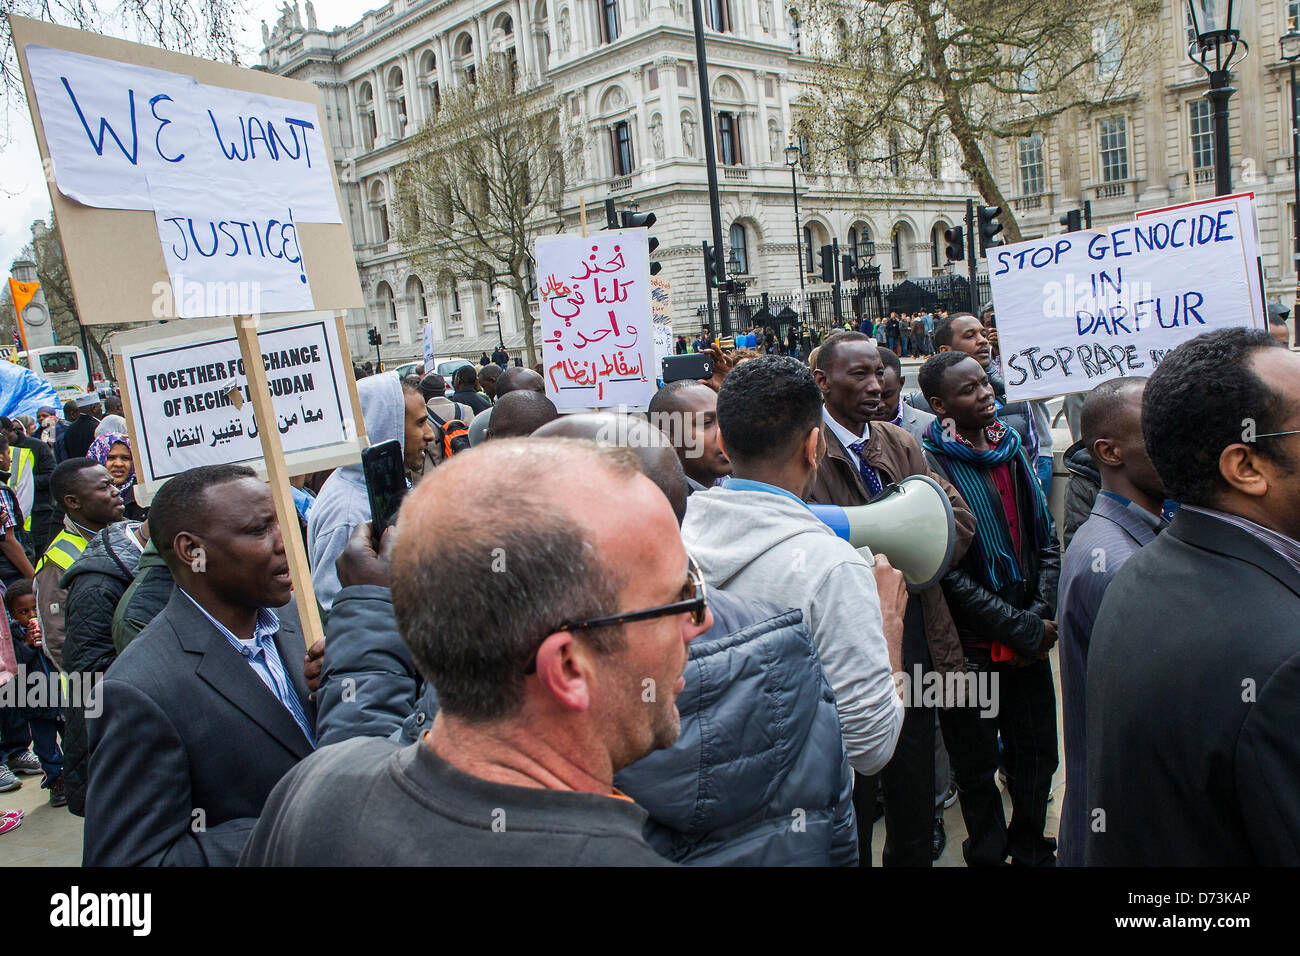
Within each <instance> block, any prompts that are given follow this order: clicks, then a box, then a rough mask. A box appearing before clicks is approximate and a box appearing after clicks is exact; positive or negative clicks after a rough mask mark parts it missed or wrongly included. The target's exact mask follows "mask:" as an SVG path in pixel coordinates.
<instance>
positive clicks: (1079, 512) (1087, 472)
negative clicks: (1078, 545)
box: [1062, 439, 1101, 548]
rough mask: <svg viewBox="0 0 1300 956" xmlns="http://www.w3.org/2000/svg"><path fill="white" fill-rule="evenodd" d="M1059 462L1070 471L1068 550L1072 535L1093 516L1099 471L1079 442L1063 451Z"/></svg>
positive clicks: (1067, 521)
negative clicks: (1062, 462) (1063, 463)
mask: <svg viewBox="0 0 1300 956" xmlns="http://www.w3.org/2000/svg"><path fill="white" fill-rule="evenodd" d="M1062 460H1063V461H1064V462H1065V467H1066V470H1067V471H1069V472H1070V481H1069V484H1067V485H1066V486H1065V533H1064V539H1065V547H1066V548H1068V547H1069V546H1070V540H1071V539H1072V538H1073V537H1074V533H1075V532H1076V531H1078V530H1079V526H1080V525H1082V524H1083V523H1084V522H1085V521H1087V520H1088V516H1089V515H1091V514H1092V506H1093V504H1094V502H1096V500H1097V495H1098V494H1099V493H1100V492H1101V472H1100V471H1098V470H1097V464H1096V462H1094V461H1093V460H1092V455H1090V454H1088V449H1087V448H1086V447H1085V446H1084V444H1083V441H1082V439H1081V440H1079V441H1077V442H1075V443H1074V444H1073V445H1071V446H1070V447H1069V448H1067V449H1066V450H1065V455H1064V456H1062Z"/></svg>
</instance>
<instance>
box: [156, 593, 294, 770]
mask: <svg viewBox="0 0 1300 956" xmlns="http://www.w3.org/2000/svg"><path fill="white" fill-rule="evenodd" d="M177 590H179V591H180V592H181V593H182V594H184V595H185V596H186V597H187V598H189V599H190V603H191V604H193V605H194V606H195V607H196V608H198V609H199V610H200V611H202V612H203V616H204V617H206V618H207V619H208V620H209V621H211V622H212V626H213V627H215V628H216V629H217V630H218V631H219V632H220V633H222V634H224V635H225V637H226V640H228V641H229V642H230V646H231V647H233V648H234V649H235V650H236V651H238V652H239V653H240V654H242V655H243V657H244V660H246V661H248V666H249V667H251V668H253V673H255V674H256V675H257V676H258V677H260V678H261V679H262V683H263V684H265V685H266V686H267V689H268V690H270V691H271V693H272V694H274V695H275V697H276V699H277V700H278V701H279V702H280V703H281V704H283V705H284V707H285V709H286V710H288V711H289V713H290V715H291V716H292V717H293V719H294V720H295V721H296V722H297V724H298V726H299V727H300V728H301V729H302V732H303V735H304V736H305V737H306V738H307V742H308V743H309V744H311V745H312V746H313V747H315V746H316V738H315V736H314V735H313V734H312V729H311V725H310V724H309V723H308V722H307V712H306V711H305V710H303V707H302V701H301V700H299V699H298V692H297V691H296V690H295V689H294V686H293V681H292V680H290V679H289V675H288V673H287V672H286V671H285V669H284V661H282V660H281V659H280V649H279V648H278V647H276V646H275V635H276V632H278V631H279V630H280V619H279V618H278V617H277V616H276V614H275V612H274V611H272V610H271V609H270V608H269V607H263V608H258V610H257V623H256V624H254V625H253V639H252V640H251V641H245V640H242V639H241V638H238V637H236V636H235V635H234V634H233V633H232V632H231V630H230V628H228V627H226V625H224V624H222V623H221V622H220V621H218V620H217V619H216V618H215V617H213V616H212V615H211V614H209V613H208V611H207V609H206V608H205V607H204V606H203V605H202V604H200V603H199V602H198V601H196V600H194V598H193V597H192V596H191V595H189V594H186V592H185V590H184V589H182V588H178V589H177Z"/></svg>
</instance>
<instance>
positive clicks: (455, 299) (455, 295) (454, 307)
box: [451, 281, 460, 313]
mask: <svg viewBox="0 0 1300 956" xmlns="http://www.w3.org/2000/svg"><path fill="white" fill-rule="evenodd" d="M451 311H453V312H456V313H459V312H460V290H459V289H457V288H456V283H455V281H453V282H452V283H451Z"/></svg>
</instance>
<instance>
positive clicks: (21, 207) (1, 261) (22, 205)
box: [0, 0, 384, 276]
mask: <svg viewBox="0 0 1300 956" xmlns="http://www.w3.org/2000/svg"><path fill="white" fill-rule="evenodd" d="M280 2H281V0H249V3H248V5H249V8H250V10H251V11H252V13H251V14H250V15H249V17H248V20H247V22H246V23H244V24H242V27H243V42H244V54H243V56H244V62H245V63H248V64H253V63H256V62H258V58H259V54H260V53H261V48H262V26H261V21H262V20H263V19H265V20H266V22H267V23H268V24H270V25H271V26H274V25H275V21H276V20H277V19H279V16H280V14H279V7H280ZM314 6H315V8H316V22H317V24H318V25H319V26H320V27H321V28H322V29H327V30H328V29H330V28H332V27H334V26H351V25H352V24H353V23H356V22H357V21H358V20H360V19H361V18H362V16H364V15H365V12H366V11H367V10H377V9H379V8H380V7H382V6H384V4H383V3H382V2H368V0H314ZM299 9H300V10H302V6H301V4H300V5H299ZM302 18H303V25H304V26H306V23H307V15H306V13H305V11H304V12H303V13H302ZM5 132H6V133H7V134H8V135H7V136H6V137H4V139H7V142H6V144H5V146H4V148H3V149H2V150H0V169H3V171H4V172H3V175H0V212H3V215H0V267H2V268H3V272H4V274H5V275H6V276H7V275H8V274H9V267H10V264H11V263H12V262H13V260H14V259H15V258H17V256H18V253H19V251H20V250H21V249H22V247H23V246H25V245H26V244H27V243H28V242H30V241H31V224H32V221H33V220H35V219H43V218H45V217H47V216H48V215H49V214H50V194H49V189H48V188H47V187H46V185H45V179H44V177H43V176H42V175H41V161H40V154H39V153H37V151H36V135H35V133H34V132H33V131H32V120H31V116H30V115H29V114H28V112H27V108H26V105H25V104H22V105H21V106H20V107H19V108H18V109H11V110H9V112H8V114H7V115H6V116H5Z"/></svg>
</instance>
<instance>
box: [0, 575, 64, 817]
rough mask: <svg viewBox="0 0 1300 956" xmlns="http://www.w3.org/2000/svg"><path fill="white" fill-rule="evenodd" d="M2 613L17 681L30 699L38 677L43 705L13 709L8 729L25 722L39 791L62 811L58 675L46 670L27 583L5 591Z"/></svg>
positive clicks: (37, 622)
mask: <svg viewBox="0 0 1300 956" xmlns="http://www.w3.org/2000/svg"><path fill="white" fill-rule="evenodd" d="M4 602H5V610H6V611H7V612H8V614H9V633H10V635H11V638H12V641H13V647H14V657H15V659H16V660H17V663H18V665H19V668H20V671H19V676H18V678H17V679H19V680H23V681H24V682H25V683H26V686H27V688H28V690H27V693H28V695H29V697H30V696H32V695H33V689H32V687H33V684H32V681H31V676H30V675H32V674H35V673H39V674H41V675H42V681H43V685H42V692H43V694H44V700H45V701H46V702H47V703H46V704H45V705H43V706H42V705H40V701H39V700H38V701H37V705H35V706H33V705H31V702H30V701H29V706H26V707H19V708H15V714H14V715H13V717H16V718H17V720H16V721H15V720H14V719H13V718H11V719H10V720H8V721H7V725H9V726H12V725H13V724H14V723H15V722H16V723H19V724H21V722H22V721H24V720H25V721H26V722H27V726H28V729H29V733H30V735H31V740H32V750H34V751H35V753H36V758H37V759H38V760H39V761H40V765H41V770H42V771H44V773H45V777H44V779H42V781H41V787H42V788H44V789H48V790H49V791H50V805H51V806H55V807H62V806H65V805H66V804H67V802H68V801H67V797H65V796H64V792H63V752H62V751H61V750H60V749H59V739H58V736H59V734H60V733H61V732H62V728H63V711H62V708H61V707H60V706H59V704H60V702H61V700H62V692H61V689H60V684H59V674H58V671H57V670H55V669H54V668H52V667H51V666H50V662H49V659H48V658H46V656H45V650H44V647H43V645H42V641H41V625H40V622H39V621H38V620H37V619H36V595H35V593H34V592H33V591H32V585H31V582H30V581H25V580H20V581H15V582H14V583H13V584H11V585H9V587H8V588H7V589H6V590H5V595H4Z"/></svg>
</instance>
